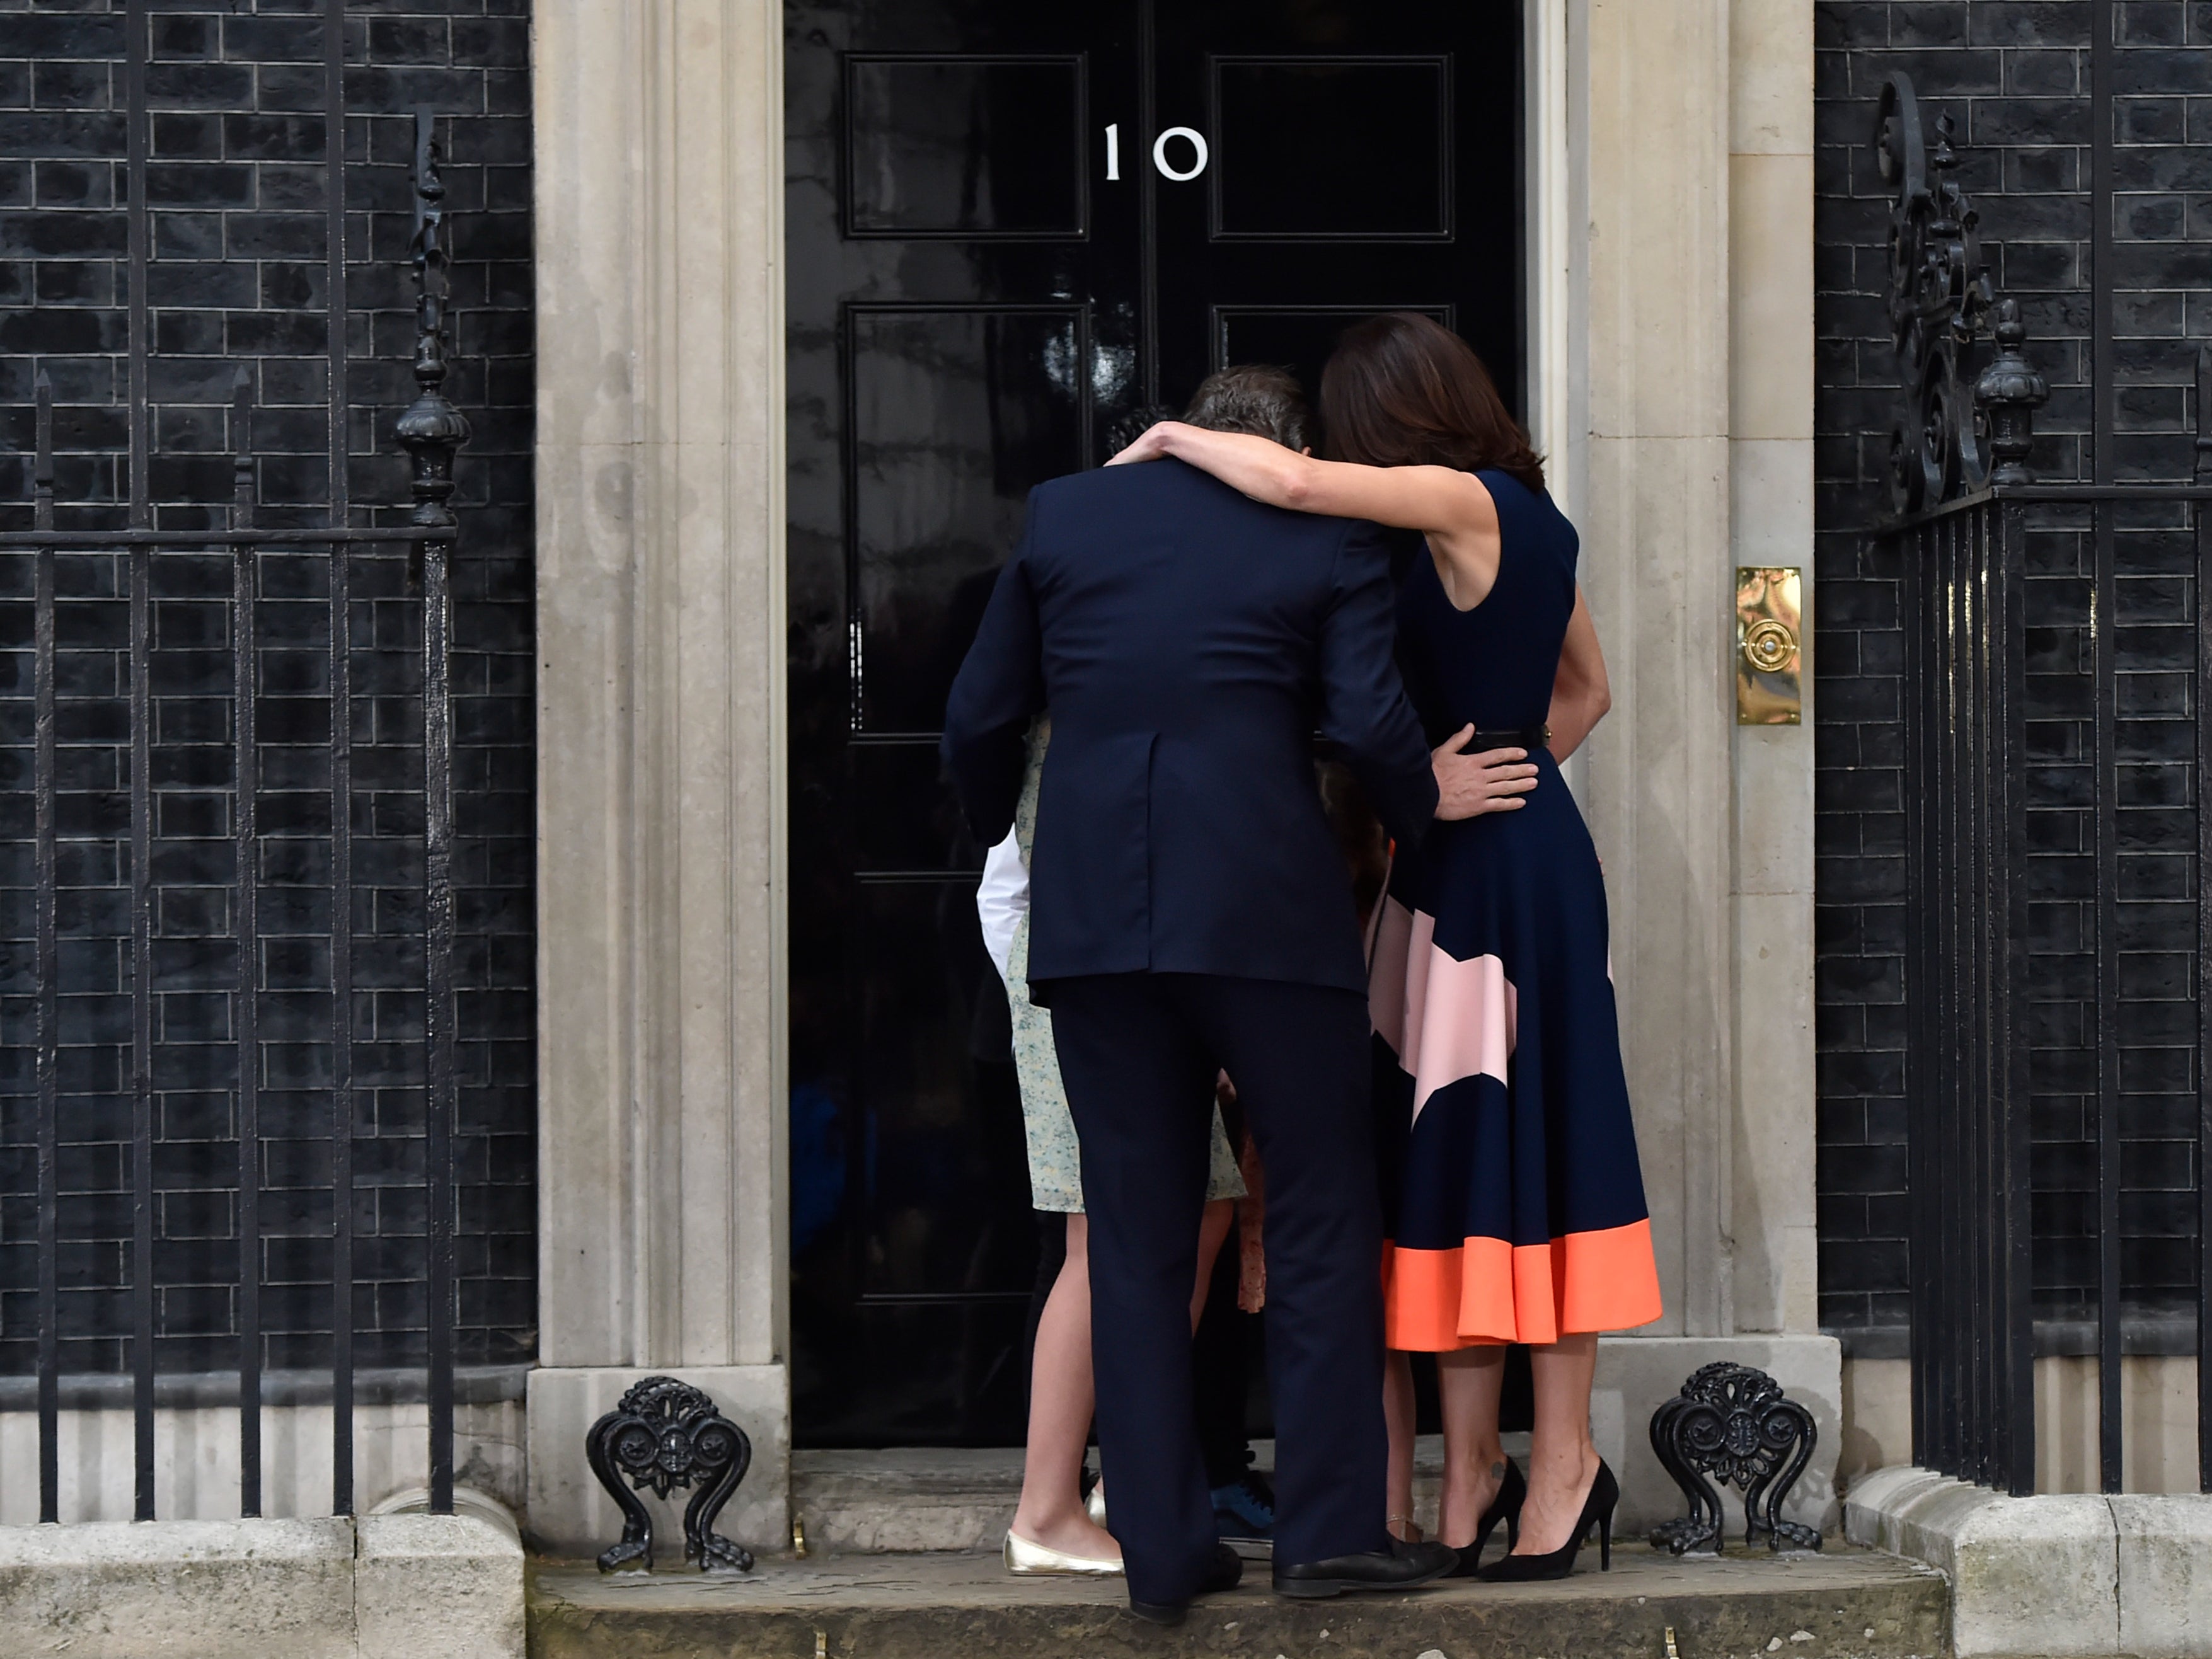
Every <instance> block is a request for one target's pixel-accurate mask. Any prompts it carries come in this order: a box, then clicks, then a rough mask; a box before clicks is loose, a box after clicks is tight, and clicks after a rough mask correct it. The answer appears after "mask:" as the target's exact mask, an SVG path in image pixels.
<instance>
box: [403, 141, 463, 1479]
mask: <svg viewBox="0 0 2212 1659" xmlns="http://www.w3.org/2000/svg"><path fill="white" fill-rule="evenodd" d="M439 160H440V153H439V148H438V142H437V124H436V121H435V118H434V117H433V115H432V113H431V112H430V111H428V110H427V109H423V110H417V111H416V115H415V234H414V239H413V241H412V243H411V245H410V252H411V255H412V258H413V261H414V265H415V283H416V288H415V306H416V310H415V316H416V328H415V363H414V370H415V383H416V386H417V387H418V388H419V390H418V392H417V394H416V398H415V401H414V403H413V404H411V405H410V406H409V408H408V410H407V412H406V413H405V414H404V415H402V416H400V417H399V424H398V428H397V436H398V440H399V442H400V445H401V447H404V449H405V450H406V451H407V453H408V455H409V457H410V459H412V460H413V462H414V480H413V485H412V488H413V491H414V496H415V510H414V513H413V514H412V515H411V516H412V519H413V522H414V523H415V525H416V526H417V527H418V528H421V529H422V530H424V531H427V532H434V533H432V534H430V535H429V536H428V537H427V538H425V539H424V541H423V543H422V661H423V668H424V678H423V686H422V726H423V736H422V752H423V765H424V768H425V783H424V787H425V790H426V799H425V806H426V814H425V816H426V827H425V829H424V873H423V880H424V884H425V890H424V895H423V902H424V913H425V922H426V926H427V927H428V933H429V939H428V988H427V992H426V994H427V997H428V1010H427V1014H428V1018H426V1019H425V1021H424V1029H425V1035H426V1037H427V1039H428V1049H429V1054H428V1082H429V1088H428V1103H427V1110H428V1154H429V1156H428V1164H429V1167H430V1169H431V1170H433V1171H435V1172H436V1173H435V1174H434V1176H433V1177H432V1179H431V1182H430V1189H429V1192H428V1211H429V1232H430V1260H429V1279H430V1285H429V1295H430V1309H429V1313H430V1354H429V1359H430V1391H429V1392H430V1402H429V1403H430V1508H431V1510H432V1511H433V1512H434V1513H437V1514H447V1513H450V1512H451V1511H452V1510H453V1180H452V1170H453V1113H454V1108H455V1105H456V1103H457V1099H458V1097H457V1094H456V1091H455V1076H454V1071H453V696H452V678H451V667H452V663H451V658H452V603H451V596H450V592H449V583H448V580H447V579H448V574H449V560H450V557H451V555H452V553H453V531H454V527H455V524H456V520H455V519H454V517H453V508H452V507H450V506H449V505H448V504H447V503H448V501H449V498H450V497H451V496H452V495H453V457H454V455H455V453H456V452H457V451H459V448H460V447H461V446H462V445H463V444H465V443H466V442H467V441H468V439H469V423H468V421H467V420H466V418H465V417H464V416H463V415H462V414H461V411H460V410H458V409H456V408H455V407H454V406H453V400H452V399H450V398H447V396H446V393H445V390H444V386H445V380H446V334H445V330H446V311H445V307H446V258H447V247H446V239H445V220H446V210H445V201H446V187H445V184H444V182H443V180H442V179H441V178H440V176H439V171H438V165H439Z"/></svg>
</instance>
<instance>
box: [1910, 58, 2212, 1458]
mask: <svg viewBox="0 0 2212 1659" xmlns="http://www.w3.org/2000/svg"><path fill="white" fill-rule="evenodd" d="M1876 147H1877V151H1878V154H1879V156H1880V160H1881V167H1882V176H1883V177H1884V179H1886V180H1887V182H1888V183H1889V184H1890V185H1892V187H1893V189H1894V190H1895V191H1896V197H1895V202H1894V205H1893V216H1892V223H1891V244H1890V246H1891V320H1892V324H1893V330H1894V334H1895V344H1896V347H1897V350H1898V356H1899V366H1900V371H1901V377H1902V380H1903V382H1904V387H1905V400H1904V414H1903V416H1902V417H1901V418H1900V420H1899V424H1898V427H1897V429H1896V431H1895V433H1894V435H1893V439H1892V448H1891V469H1890V472H1891V476H1890V480H1889V483H1890V492H1891V505H1892V508H1893V512H1894V513H1895V514H1896V517H1895V518H1894V519H1893V521H1892V522H1891V523H1890V524H1889V525H1888V526H1887V527H1885V528H1884V530H1883V531H1882V532H1880V533H1881V536H1883V537H1884V538H1889V539H1891V540H1892V541H1893V543H1894V544H1897V546H1898V549H1899V552H1900V553H1901V555H1902V557H1901V565H1902V568H1903V572H1904V586H1905V706H1904V708H1903V711H1902V712H1903V724H1904V728H1905V776H1906V789H1905V806H1906V813H1905V817H1906V866H1907V875H1908V883H1909V902H1908V911H1907V922H1906V929H1907V947H1906V1003H1907V1007H1906V1016H1907V1031H1906V1039H1905V1061H1906V1073H1905V1089H1906V1097H1907V1107H1908V1111H1909V1124H1908V1136H1909V1147H1908V1152H1909V1157H1910V1187H1911V1205H1910V1208H1911V1220H1910V1228H1911V1289H1912V1312H1911V1340H1912V1389H1913V1455H1914V1459H1915V1461H1916V1462H1919V1463H1921V1464H1923V1465H1924V1466H1927V1467H1929V1468H1936V1469H1939V1470H1942V1472H1944V1473H1946V1474H1955V1475H1959V1476H1961V1477H1963V1478H1965V1479H1967V1480H1975V1481H1978V1482H1982V1483H1984V1484H1987V1485H1991V1486H1999V1487H2002V1488H2005V1489H2007V1490H2009V1491H2011V1492H2022V1493H2024V1492H2033V1490H2035V1484H2036V1455H2035V1410H2034V1402H2035V1378H2034V1370H2033V1364H2034V1360H2035V1359H2036V1358H2038V1356H2039V1354H2040V1353H2047V1352H2067V1351H2070V1349H2071V1347H2072V1346H2073V1345H2072V1342H2071V1341H2070V1340H2067V1339H2070V1338H2071V1337H2073V1335H2074V1334H2075V1333H2079V1332H2083V1331H2087V1332H2088V1333H2091V1334H2093V1342H2092V1344H2091V1345H2090V1351H2091V1352H2093V1353H2094V1355H2095V1358H2096V1363H2097V1375H2098V1379H2099V1396H2098V1397H2099V1440H2100V1460H2099V1461H2100V1480H2101V1484H2102V1486H2103V1487H2104V1489H2105V1490H2106V1491H2112V1492H2116V1491H2118V1490H2119V1489H2120V1487H2121V1484H2122V1474H2123V1462H2122V1450H2123V1448H2122V1437H2121V1423H2122V1375H2121V1358H2122V1356H2123V1353H2124V1352H2127V1351H2128V1350H2129V1349H2130V1347H2131V1346H2136V1338H2135V1337H2134V1336H2132V1335H2131V1334H2130V1333H2131V1332H2156V1333H2158V1334H2160V1336H2161V1337H2162V1338H2164V1339H2165V1340H2166V1346H2171V1338H2172V1334H2174V1333H2175V1332H2176V1331H2178V1330H2186V1329H2188V1328H2191V1327H2192V1326H2193V1329H2194V1349H2195V1352H2196V1354H2197V1388H2198V1404H2197V1411H2198V1447H2199V1461H2200V1468H2199V1479H2200V1483H2201V1484H2202V1485H2203V1486H2204V1488H2205V1489H2206V1490H2208V1491H2212V1365H2208V1364H2206V1363H2205V1361H2206V1357H2207V1352H2208V1343H2207V1334H2208V1333H2212V1179H2208V1176H2207V1170H2208V1169H2212V985H2208V982H2207V978H2206V975H2207V973H2208V970H2212V807H2208V803H2207V801H2206V799H2205V795H2204V788H2205V783H2206V780H2207V778H2208V776H2212V772H2209V771H2208V768H2212V696H2208V695H2207V693H2208V691H2212V594H2209V593H2208V592H2207V586H2206V584H2207V581H2208V580H2212V433H2208V430H2207V427H2206V424H2205V422H2206V420H2207V416H2208V414H2212V401H2208V400H2212V350H2207V351H2205V352H2204V353H2203V354H2202V355H2201V356H2199V358H2198V361H2197V411H2198V412H2197V420H2198V426H2197V476H2196V477H2194V478H2193V479H2191V480H2187V481H2179V482H2174V483H2120V482H2115V481H2114V480H2113V478H2112V465H2111V461H2110V455H2111V451H2112V445H2111V444H2110V442H2109V441H2106V437H2105V436H2104V435H2103V434H2104V430H2105V429H2104V428H2100V436H2099V441H2098V442H2097V444H2096V447H2095V448H2096V454H2097V457H2098V460H2097V471H2096V473H2095V475H2094V476H2093V477H2092V478H2090V479H2088V480H2087V481H2083V482H2081V483H2047V484H2045V483H2036V482H2035V480H2034V478H2033V475H2032V474H2031V473H2030V471H2029V470H2028V467H2027V459H2028V455H2029V452H2030V449H2031V447H2032V440H2033V433H2032V422H2033V411H2034V410H2035V409H2036V407H2037V406H2038V405H2039V404H2041V403H2042V402H2043V401H2044V399H2045V396H2046V395H2047V394H2046V390H2045V385H2044V382H2043V380H2042V378H2041V376H2039V374H2036V372H2035V371H2034V369H2033V367H2032V366H2031V365H2030V363H2029V362H2028V361H2027V356H2026V355H2025V351H2024V347H2025V344H2026V330H2025V328H2024V327H2023V326H2022V324H2021V315H2020V311H2019V308H2018V307H2017V306H2016V305H2015V304H2014V303H2013V302H2012V301H2003V302H2001V303H2000V302H1998V301H1996V300H1995V298H1994V296H1993V294H1992V290H1991V288H1990V283H1989V280H1988V277H1987V275H1986V273H1985V271H1984V267H1983V265H1982V262H1981V256H1980V251H1979V246H1978V235H1977V229H1978V227H1977V222H1976V216H1975V213H1974V210H1973V209H1972V205H1971V204H1969V203H1968V202H1967V200H1966V197H1965V195H1964V193H1963V192H1962V191H1960V189H1959V188H1958V186H1957V185H1956V184H1955V183H1954V182H1953V181H1952V179H1951V178H1950V176H1949V175H1950V169H1951V168H1952V167H1953V166H1954V164H1955V160H1956V158H1955V156H1954V154H1953V152H1952V149H1951V145H1950V134H1949V128H1948V122H1944V123H1939V124H1938V129H1937V134H1936V142H1935V143H1934V144H1933V145H1932V146H1931V145H1927V144H1925V143H1923V135H1922V130H1921V125H1920V119H1919V115H1918V112H1917V108H1916V107H1915V105H1914V100H1913V94H1912V88H1911V82H1909V80H1907V79H1906V78H1905V76H1895V77H1893V79H1892V81H1891V82H1890V84H1889V86H1888V87H1887V88H1886V90H1885V92H1884V95H1883V100H1882V112H1881V123H1880V125H1879V127H1878V130H1877V137H1876ZM2100 213H2101V214H2102V216H2103V217H2104V218H2105V219H2109V203H2107V204H2106V205H2105V206H2104V207H2103V208H2102V209H2100ZM2100 246H2101V244H2100ZM2099 264H2100V270H2101V269H2103V268H2104V265H2105V262H2104V261H2103V260H2102V259H2101V258H2100V262H2099ZM2108 300H2109V295H2106V294H2103V293H2102V292H2101V291H2100V297H2099V301H2098V310H2099V314H2100V316H2106V315H2108V313H2109V310H2110V307H2109V304H2108V303H2106V301H2108ZM1990 337H1994V339H1995V342H1996V352H1995V354H1994V356H1993V357H1992V358H1991V359H1990V361H1989V362H1988V363H1987V364H1986V366H1984V367H1981V368H1979V369H1978V372H1977V368H1976V365H1977V363H1978V361H1979V359H1980V357H1981V356H1983V355H1984V353H1983V348H1982V344H1981V343H1982V342H1983V341H1984V340H1985V339H1988V338H1990ZM2111 360H2112V353H2111V350H2110V340H2109V337H2108V331H2106V330H2104V329H2100V331H2099V336H2098V362H2099V364H2100V368H2099V369H2098V373H2097V392H2096V398H2097V404H2096V407H2097V409H2098V410H2100V420H2101V419H2102V418H2104V416H2106V414H2108V413H2109V410H2110V409H2111V406H2112V379H2111V372H2110V368H2109V365H2110V362H2111ZM2136 1153H2146V1154H2148V1156H2143V1157H2134V1158H2132V1162H2133V1163H2134V1164H2136V1166H2137V1167H2134V1168H2130V1167H2128V1166H2129V1164H2130V1161H2131V1155H2132V1154H2136ZM2152 1164H2163V1165H2164V1167H2144V1166H2146V1165H2152ZM2085 1166H2086V1167H2085ZM2146 1231H2154V1232H2157V1233H2159V1234H2160V1235H2161V1237H2164V1238H2165V1239H2166V1240H2168V1241H2180V1240H2184V1239H2185V1240H2186V1243H2187V1244H2188V1247H2189V1253H2190V1256H2189V1261H2188V1262H2187V1263H2186V1265H2185V1266H2184V1267H2182V1269H2181V1270H2180V1271H2179V1272H2176V1271H2174V1269H2173V1267H2172V1264H2171V1262H2169V1263H2168V1264H2167V1266H2166V1267H2164V1268H2160V1267H2156V1266H2155V1265H2154V1264H2152V1263H2151V1262H2150V1261H2149V1253H2148V1252H2143V1251H2141V1250H2138V1251H2137V1252H2136V1257H2137V1259H2136V1261H2133V1262H2132V1263H2131V1262H2130V1259H2129V1253H2130V1246H2131V1244H2139V1243H2141V1242H2142V1237H2143V1236H2144V1234H2145V1233H2146Z"/></svg>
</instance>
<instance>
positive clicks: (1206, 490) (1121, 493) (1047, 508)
mask: <svg viewBox="0 0 2212 1659" xmlns="http://www.w3.org/2000/svg"><path fill="white" fill-rule="evenodd" d="M1034 500H1035V501H1036V506H1037V508H1038V511H1039V512H1040V513H1041V514H1042V515H1045V521H1046V522H1047V523H1048V524H1050V522H1051V520H1052V518H1053V517H1054V516H1056V515H1058V514H1060V513H1063V512H1068V511H1073V512H1076V513H1082V514H1085V515H1087V516H1096V515H1101V514H1103V515H1107V516H1109V517H1113V518H1122V517H1126V516H1156V515H1170V517H1171V520H1172V521H1173V522H1175V523H1177V524H1179V525H1184V526H1188V527H1190V528H1192V529H1194V530H1197V529H1200V527H1201V526H1203V527H1204V528H1206V529H1207V530H1210V531H1212V532H1216V533H1218V532H1219V531H1221V530H1223V529H1228V528H1232V527H1233V528H1236V529H1249V530H1253V531H1265V532H1272V533H1273V534H1274V535H1275V536H1277V537H1283V536H1289V537H1292V538H1297V539H1298V540H1301V541H1314V542H1322V543H1328V544H1334V543H1335V542H1336V541H1338V540H1339V539H1340V538H1342V537H1343V535H1344V534H1345V531H1346V520H1342V519H1327V518H1319V517H1316V516H1315V515H1313V514H1310V513H1293V512H1291V511H1289V510H1288V509H1286V508H1283V507H1268V506H1266V505H1264V504H1263V503H1261V502H1259V501H1254V500H1253V499H1252V498H1251V497H1250V496H1249V495H1242V494H1240V493H1239V492H1237V490H1235V489H1231V488H1230V487H1229V486H1228V485H1227V484H1225V483H1222V482H1221V480H1220V479H1218V478H1217V477H1213V475H1212V474H1211V473H1209V472H1204V471H1200V470H1199V469H1198V468H1197V467H1194V466H1192V465H1189V464H1188V463H1187V462H1183V461H1179V460H1176V459H1174V458H1173V457H1171V456H1170V457H1165V458H1163V459H1159V460H1156V461H1139V462H1136V463H1133V465H1127V466H1100V467H1093V468H1091V470H1090V471H1087V472H1071V473H1068V474H1066V476H1065V477H1058V478H1054V479H1052V480H1050V481H1049V482H1048V483H1042V484H1040V485H1038V486H1037V488H1036V494H1035V496H1034Z"/></svg>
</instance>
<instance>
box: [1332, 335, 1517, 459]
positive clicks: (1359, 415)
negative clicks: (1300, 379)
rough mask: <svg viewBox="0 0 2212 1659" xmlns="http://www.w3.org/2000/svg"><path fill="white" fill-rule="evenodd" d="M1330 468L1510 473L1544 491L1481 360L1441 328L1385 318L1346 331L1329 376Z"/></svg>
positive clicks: (1454, 336)
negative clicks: (1356, 465)
mask: <svg viewBox="0 0 2212 1659" xmlns="http://www.w3.org/2000/svg"><path fill="white" fill-rule="evenodd" d="M1321 423H1322V432H1323V434H1324V435H1325V453H1327V454H1328V458H1329V459H1331V460H1338V461H1358V462H1362V463H1364V464H1365V465H1369V466H1449V467H1454V468H1456V469H1457V470H1458V471H1462V472H1474V471H1481V470H1483V469H1486V468H1487V469H1492V470H1495V471H1499V472H1506V473H1510V474H1511V475H1512V476H1513V477H1516V478H1517V479H1519V480H1520V481H1521V482H1522V483H1524V484H1526V485H1528V488H1529V489H1538V490H1541V489H1543V487H1544V462H1543V458H1542V457H1541V456H1540V455H1538V454H1537V453H1536V452H1535V450H1534V448H1533V447H1530V445H1529V442H1528V434H1527V433H1525V432H1523V431H1522V429H1521V427H1520V423H1519V422H1516V420H1515V419H1514V418H1513V416H1512V415H1511V414H1510V412H1508V410H1506V407H1505V400H1504V398H1500V397H1499V396H1498V387H1497V386H1496V384H1495V383H1494V382H1492V380H1491V378H1490V371H1489V370H1488V369H1486V368H1484V367H1483V366H1482V359H1481V358H1480V357H1478V356H1475V355H1474V348H1473V347H1471V346H1469V345H1468V343H1467V342H1466V341H1464V340H1462V339H1461V338H1460V337H1459V336H1458V335H1456V334H1455V333H1453V332H1452V331H1450V330H1449V329H1448V328H1445V327H1444V326H1443V325H1442V324H1440V323H1437V322H1434V321H1432V320H1431V319H1429V318H1426V317H1424V316H1422V315H1420V314H1419V313H1418V312H1412V311H1386V312H1384V313H1383V314H1382V315H1381V316H1379V317H1370V318H1369V319H1367V320H1366V321H1365V322H1363V323H1355V324H1353V325H1352V326H1351V327H1350V328H1348V329H1346V331H1344V337H1343V338H1342V339H1341V340H1340V341H1339V342H1338V343H1337V347H1336V350H1335V352H1334V355H1333V356H1331V357H1330V358H1329V360H1328V366H1327V367H1326V368H1323V369H1322V372H1321Z"/></svg>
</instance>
